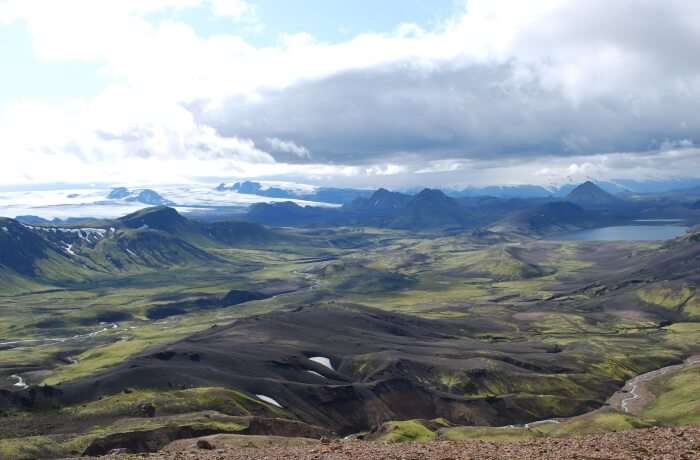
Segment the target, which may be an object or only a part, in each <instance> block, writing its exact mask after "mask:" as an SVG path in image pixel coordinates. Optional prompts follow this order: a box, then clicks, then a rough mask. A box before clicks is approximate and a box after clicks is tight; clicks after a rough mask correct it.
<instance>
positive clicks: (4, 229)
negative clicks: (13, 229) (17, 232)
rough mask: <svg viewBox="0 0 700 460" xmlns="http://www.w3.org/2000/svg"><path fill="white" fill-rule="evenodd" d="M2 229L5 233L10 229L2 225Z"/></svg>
mask: <svg viewBox="0 0 700 460" xmlns="http://www.w3.org/2000/svg"><path fill="white" fill-rule="evenodd" d="M2 231H3V232H5V233H10V229H8V228H7V227H3V228H2Z"/></svg>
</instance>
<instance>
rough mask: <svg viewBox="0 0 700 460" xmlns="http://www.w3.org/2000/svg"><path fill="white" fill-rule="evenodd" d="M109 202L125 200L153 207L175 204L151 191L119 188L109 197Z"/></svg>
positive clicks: (110, 193)
mask: <svg viewBox="0 0 700 460" xmlns="http://www.w3.org/2000/svg"><path fill="white" fill-rule="evenodd" d="M107 199H108V200H124V201H127V202H130V203H142V204H148V205H152V206H159V205H163V206H172V205H173V204H174V203H173V202H172V201H170V200H166V199H165V198H163V197H162V196H161V195H160V194H159V193H158V192H156V191H155V190H151V189H143V190H132V191H130V190H129V189H127V188H126V187H117V188H115V189H113V190H112V191H111V192H109V194H108V195H107Z"/></svg>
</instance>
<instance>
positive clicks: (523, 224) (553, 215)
mask: <svg viewBox="0 0 700 460" xmlns="http://www.w3.org/2000/svg"><path fill="white" fill-rule="evenodd" d="M595 217H596V216H595V215H594V214H591V213H589V212H587V211H585V210H584V209H583V208H582V207H581V206H578V205H576V204H573V203H569V202H565V201H555V202H551V203H545V204H542V205H540V206H535V207H532V208H529V209H525V210H523V211H519V212H515V213H513V214H511V215H510V216H508V217H507V218H506V219H504V220H503V221H502V222H499V223H498V224H496V225H494V226H492V227H491V229H492V230H495V231H509V232H518V233H525V234H534V235H544V234H549V233H557V232H561V231H565V230H574V229H578V228H584V227H588V226H590V225H591V224H592V223H593V222H595V220H596V219H595Z"/></svg>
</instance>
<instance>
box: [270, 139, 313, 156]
mask: <svg viewBox="0 0 700 460" xmlns="http://www.w3.org/2000/svg"><path fill="white" fill-rule="evenodd" d="M266 140H267V143H268V144H269V145H270V148H272V150H274V151H276V152H283V153H291V154H292V155H296V156H298V157H299V158H311V152H309V149H307V148H306V147H304V146H303V145H297V144H296V143H295V142H294V141H285V140H282V139H279V138H277V137H268V138H267V139H266Z"/></svg>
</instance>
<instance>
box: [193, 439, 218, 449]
mask: <svg viewBox="0 0 700 460" xmlns="http://www.w3.org/2000/svg"><path fill="white" fill-rule="evenodd" d="M197 448H198V449H204V450H214V449H216V447H214V445H213V444H212V443H210V442H209V441H207V440H206V439H200V440H199V441H197Z"/></svg>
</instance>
